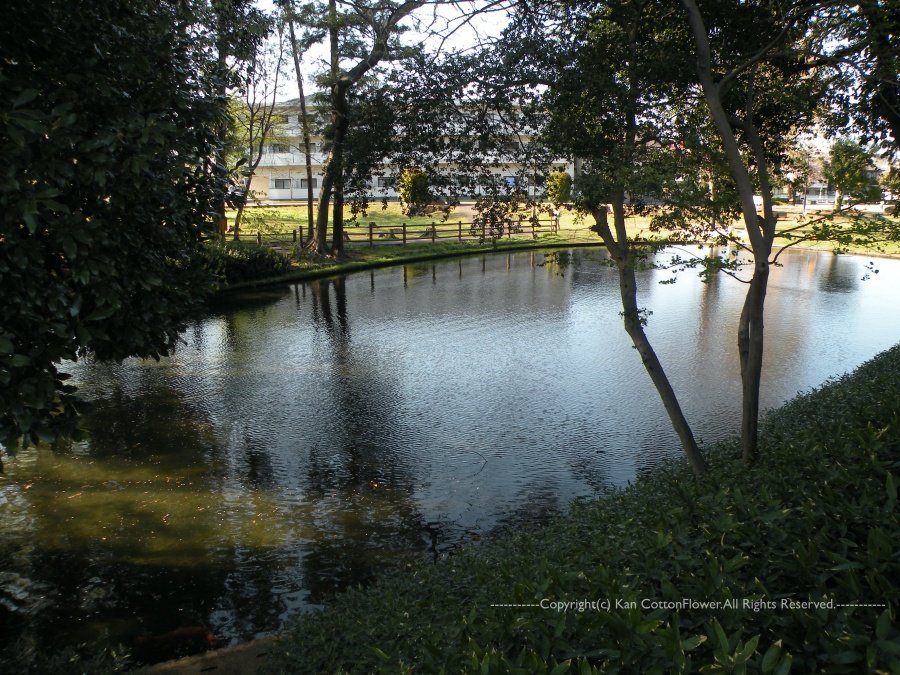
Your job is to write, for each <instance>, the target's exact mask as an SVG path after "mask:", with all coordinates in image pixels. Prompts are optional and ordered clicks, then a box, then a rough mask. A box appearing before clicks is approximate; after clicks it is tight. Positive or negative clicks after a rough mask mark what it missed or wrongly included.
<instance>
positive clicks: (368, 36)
mask: <svg viewBox="0 0 900 675" xmlns="http://www.w3.org/2000/svg"><path fill="white" fill-rule="evenodd" d="M423 4H425V3H424V2H423V0H408V1H405V2H394V1H392V0H373V1H370V2H362V3H349V4H348V5H346V7H347V10H346V11H339V8H338V2H337V0H329V3H328V8H327V11H326V12H325V14H324V16H325V21H324V22H323V24H324V25H325V26H326V27H327V29H328V41H329V48H330V61H329V69H328V73H327V74H326V75H325V76H324V83H325V84H326V86H327V87H328V92H329V94H328V102H327V107H328V111H329V120H328V125H327V128H326V138H327V140H328V143H329V147H330V150H329V153H328V158H327V159H326V161H325V171H324V174H325V175H324V176H323V178H322V186H321V188H320V189H319V205H318V212H317V215H316V240H315V242H313V243H312V249H313V250H314V251H315V252H316V253H318V254H320V255H321V254H324V253H325V252H326V250H327V249H328V243H327V231H328V220H329V210H330V207H332V205H333V215H332V217H331V225H332V246H331V251H332V252H333V253H334V254H335V255H337V256H340V255H342V254H343V250H344V214H343V209H344V190H343V187H344V178H345V171H346V168H347V167H346V166H345V161H344V160H345V150H346V147H345V144H346V141H347V135H348V132H349V130H350V122H351V118H352V115H351V109H350V96H351V94H352V92H353V90H354V89H355V88H356V87H358V86H359V84H360V83H361V82H362V81H363V80H364V78H365V77H366V76H367V75H369V74H370V73H371V72H372V70H373V69H374V68H375V67H376V66H378V64H380V63H381V62H382V61H385V60H395V59H398V58H402V57H403V56H404V54H405V53H407V52H408V51H409V48H407V47H404V46H403V45H402V44H401V43H400V41H399V34H400V33H401V32H402V28H401V26H400V23H401V22H402V21H403V19H405V18H406V17H407V16H409V15H410V14H411V13H412V12H413V11H415V10H416V9H418V8H419V7H421V6H422V5H423ZM345 64H346V65H345ZM332 203H333V204H332Z"/></svg>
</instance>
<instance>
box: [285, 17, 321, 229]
mask: <svg viewBox="0 0 900 675" xmlns="http://www.w3.org/2000/svg"><path fill="white" fill-rule="evenodd" d="M291 11H292V12H293V4H292V5H291ZM288 32H289V34H290V37H291V53H292V54H293V56H294V72H295V73H296V74H297V93H298V94H299V96H300V128H301V130H302V133H303V152H304V154H305V155H306V223H307V230H306V241H307V243H310V242H312V241H313V237H315V224H314V222H315V221H314V219H313V173H312V143H311V139H310V132H309V114H308V113H307V110H306V97H305V96H304V95H303V73H302V72H301V71H300V51H299V50H298V49H297V37H296V35H295V34H294V18H293V15H292V16H291V17H290V18H289V19H288Z"/></svg>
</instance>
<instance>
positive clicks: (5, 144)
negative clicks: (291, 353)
mask: <svg viewBox="0 0 900 675" xmlns="http://www.w3.org/2000/svg"><path fill="white" fill-rule="evenodd" d="M192 10H193V7H192V6H191V5H190V3H185V2H174V1H173V2H157V1H151V0H102V1H100V0H47V1H45V2H41V3H38V4H31V3H19V4H17V5H12V6H10V7H9V8H7V10H6V14H5V16H4V20H3V22H2V23H0V63H2V64H3V67H2V69H0V97H2V99H3V100H4V101H7V102H9V104H8V107H5V110H4V112H3V113H2V114H0V150H2V154H3V157H4V160H5V161H4V162H3V167H2V169H0V296H2V297H3V305H4V307H3V322H2V324H0V443H2V444H3V445H4V446H5V447H6V450H7V451H8V452H14V451H15V449H16V447H17V444H18V442H19V441H20V440H24V442H25V443H35V442H37V441H38V440H53V439H55V438H58V437H60V436H66V435H70V434H73V433H74V432H75V431H76V424H75V422H76V413H77V399H76V397H75V394H74V388H73V387H71V386H69V385H67V384H66V382H65V380H66V379H67V376H66V375H65V374H64V373H62V372H60V365H59V364H60V362H62V361H67V360H74V359H76V358H79V357H83V356H86V355H88V354H93V355H95V356H96V357H98V358H101V359H118V358H123V357H126V356H130V355H136V356H145V357H146V356H152V357H158V356H159V355H161V354H165V353H167V352H168V351H170V350H171V349H172V348H173V347H174V345H175V343H176V341H177V339H178V333H179V330H180V328H181V327H182V326H183V324H184V321H185V319H186V317H187V316H188V315H189V313H190V312H191V311H192V310H194V309H195V308H196V307H198V305H199V303H200V302H201V301H202V299H203V296H204V294H205V293H206V292H207V290H209V289H210V288H211V285H212V277H211V276H210V275H209V274H208V272H207V271H206V270H205V269H204V266H203V265H202V264H201V252H202V241H201V240H202V238H203V236H204V233H205V232H206V231H207V228H208V227H209V223H210V222H211V214H212V212H213V211H214V203H215V201H216V198H217V195H218V196H219V197H220V196H221V194H222V188H223V186H222V182H221V181H220V180H219V179H218V176H219V171H218V169H217V167H216V165H215V162H214V161H213V160H212V159H211V158H213V157H214V156H215V154H216V144H215V136H214V132H213V131H212V130H213V129H214V128H215V127H216V126H217V125H221V124H222V121H223V117H222V115H223V101H222V100H221V99H220V98H219V97H217V96H216V95H215V92H216V91H217V84H218V82H217V72H218V71H217V70H216V67H215V63H214V62H213V61H211V59H210V57H209V56H207V55H208V54H210V53H212V52H213V50H212V49H211V48H210V42H209V39H208V38H209V32H208V31H206V30H205V29H204V27H203V25H202V24H201V23H200V22H199V21H198V19H197V15H196V14H195V13H194V12H193V11H192Z"/></svg>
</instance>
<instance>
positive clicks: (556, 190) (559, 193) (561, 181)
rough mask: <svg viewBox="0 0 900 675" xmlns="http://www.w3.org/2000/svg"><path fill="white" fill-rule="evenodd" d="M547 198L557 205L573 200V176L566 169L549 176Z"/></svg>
mask: <svg viewBox="0 0 900 675" xmlns="http://www.w3.org/2000/svg"><path fill="white" fill-rule="evenodd" d="M547 200H548V201H549V202H550V203H551V204H554V205H556V206H559V205H560V204H566V203H568V202H570V201H572V177H571V176H570V175H569V174H567V173H566V172H565V171H554V172H553V173H551V174H550V175H549V176H548V177H547Z"/></svg>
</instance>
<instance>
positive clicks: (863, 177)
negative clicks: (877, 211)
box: [825, 138, 877, 210]
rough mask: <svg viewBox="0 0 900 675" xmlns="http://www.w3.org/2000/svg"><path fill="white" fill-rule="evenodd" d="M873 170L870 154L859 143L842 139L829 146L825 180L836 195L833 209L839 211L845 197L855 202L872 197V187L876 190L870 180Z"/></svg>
mask: <svg viewBox="0 0 900 675" xmlns="http://www.w3.org/2000/svg"><path fill="white" fill-rule="evenodd" d="M873 168H874V167H872V155H871V153H870V152H868V151H867V150H866V149H865V148H864V147H862V146H861V145H860V144H859V143H855V142H853V141H851V140H849V139H846V138H842V139H838V140H837V141H835V142H834V143H833V144H832V145H831V150H830V151H829V153H828V161H827V162H826V163H825V178H826V179H827V180H828V182H829V183H830V184H831V185H833V186H834V189H835V191H836V193H837V194H836V197H835V202H834V208H835V209H837V210H840V209H841V207H842V206H843V204H844V196H845V195H846V196H848V197H850V198H852V199H855V200H860V199H865V198H867V197H871V196H872V189H873V187H874V188H875V189H876V190H877V186H875V185H874V183H873V181H872V178H871V171H872V169H873Z"/></svg>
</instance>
